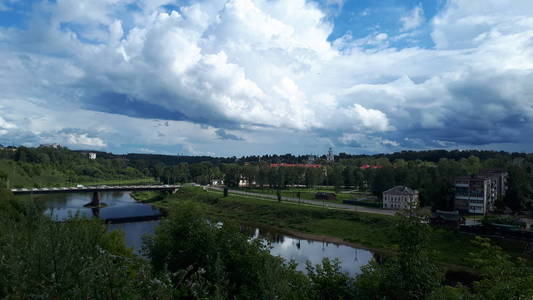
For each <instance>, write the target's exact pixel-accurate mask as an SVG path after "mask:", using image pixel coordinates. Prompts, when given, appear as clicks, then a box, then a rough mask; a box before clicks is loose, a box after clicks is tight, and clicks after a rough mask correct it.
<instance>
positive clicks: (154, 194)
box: [131, 191, 165, 203]
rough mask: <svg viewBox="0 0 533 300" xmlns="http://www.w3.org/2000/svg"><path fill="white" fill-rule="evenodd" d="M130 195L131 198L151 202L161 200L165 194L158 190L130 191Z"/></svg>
mask: <svg viewBox="0 0 533 300" xmlns="http://www.w3.org/2000/svg"><path fill="white" fill-rule="evenodd" d="M131 196H132V197H133V199H135V200H137V201H139V202H144V203H152V202H156V201H160V200H163V198H164V197H165V195H164V194H163V193H162V192H159V191H138V192H132V193H131Z"/></svg>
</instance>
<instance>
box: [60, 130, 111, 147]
mask: <svg viewBox="0 0 533 300" xmlns="http://www.w3.org/2000/svg"><path fill="white" fill-rule="evenodd" d="M65 141H66V143H67V144H68V145H72V146H84V147H91V148H93V147H94V148H102V147H105V146H107V144H106V143H105V142H104V141H103V140H102V139H100V138H97V137H89V136H87V134H86V133H84V134H72V133H71V134H67V135H65Z"/></svg>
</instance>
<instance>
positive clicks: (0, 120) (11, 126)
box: [0, 107, 17, 129]
mask: <svg viewBox="0 0 533 300" xmlns="http://www.w3.org/2000/svg"><path fill="white" fill-rule="evenodd" d="M0 108H1V107H0ZM0 128H2V129H14V128H17V126H16V125H15V124H13V123H10V122H8V121H6V120H5V119H4V118H2V116H0Z"/></svg>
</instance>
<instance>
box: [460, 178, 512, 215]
mask: <svg viewBox="0 0 533 300" xmlns="http://www.w3.org/2000/svg"><path fill="white" fill-rule="evenodd" d="M507 175H508V174H507V172H505V171H501V170H487V171H483V172H481V173H479V174H478V175H474V176H464V177H458V178H456V179H455V184H454V185H455V200H454V204H455V209H457V210H459V211H460V212H461V213H471V214H483V215H484V214H486V213H487V212H488V211H490V210H492V209H493V206H494V202H495V201H496V200H497V199H498V197H504V196H505V191H506V190H507Z"/></svg>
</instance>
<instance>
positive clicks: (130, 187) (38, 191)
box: [11, 184, 181, 195]
mask: <svg viewBox="0 0 533 300" xmlns="http://www.w3.org/2000/svg"><path fill="white" fill-rule="evenodd" d="M180 187H181V186H180V185H169V184H166V185H120V186H107V185H99V186H83V187H51V188H32V189H28V188H21V189H11V192H12V193H13V194H15V195H22V194H55V193H84V192H113V191H118V192H125V191H174V190H176V189H178V188H180Z"/></svg>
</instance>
